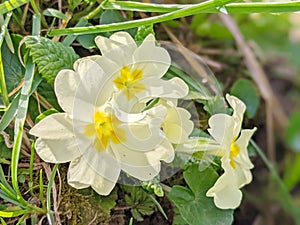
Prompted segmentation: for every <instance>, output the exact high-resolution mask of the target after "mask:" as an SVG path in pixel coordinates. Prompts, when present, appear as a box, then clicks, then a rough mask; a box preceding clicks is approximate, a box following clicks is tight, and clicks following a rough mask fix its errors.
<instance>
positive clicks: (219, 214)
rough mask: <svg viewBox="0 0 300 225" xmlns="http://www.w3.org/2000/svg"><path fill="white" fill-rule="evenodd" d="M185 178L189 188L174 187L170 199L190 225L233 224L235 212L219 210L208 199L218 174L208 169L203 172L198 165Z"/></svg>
mask: <svg viewBox="0 0 300 225" xmlns="http://www.w3.org/2000/svg"><path fill="white" fill-rule="evenodd" d="M183 177H184V179H185V181H186V183H187V184H188V186H189V189H188V188H185V187H182V186H177V185H175V186H173V188H172V191H171V192H170V193H169V194H168V197H169V198H170V199H171V200H172V201H173V202H174V203H175V205H176V206H177V207H178V210H179V212H180V215H181V216H182V218H183V219H184V220H185V221H186V223H187V224H189V225H208V224H213V225H229V224H231V223H232V222H233V210H221V209H218V208H217V207H216V206H215V204H214V202H213V198H209V197H206V192H207V190H208V189H209V188H210V187H212V186H213V185H214V183H215V182H216V180H217V179H218V174H217V173H216V172H215V171H214V170H212V169H211V168H208V169H206V170H204V171H202V172H200V171H199V170H198V165H192V166H190V167H189V168H188V169H187V170H186V171H185V172H184V173H183Z"/></svg>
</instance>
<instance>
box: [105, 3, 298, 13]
mask: <svg viewBox="0 0 300 225" xmlns="http://www.w3.org/2000/svg"><path fill="white" fill-rule="evenodd" d="M190 6H191V5H188V4H155V3H143V2H133V1H108V2H107V3H105V4H103V6H102V7H103V8H104V9H115V10H128V11H141V12H158V13H168V12H174V11H176V10H179V9H183V8H187V7H190ZM225 8H226V10H227V12H228V13H241V14H242V13H247V14H248V13H285V12H296V11H299V10H300V1H292V2H245V3H244V2H243V3H229V4H227V5H226V6H225ZM218 12H220V11H219V10H218V9H217V8H211V9H208V10H206V11H202V13H218Z"/></svg>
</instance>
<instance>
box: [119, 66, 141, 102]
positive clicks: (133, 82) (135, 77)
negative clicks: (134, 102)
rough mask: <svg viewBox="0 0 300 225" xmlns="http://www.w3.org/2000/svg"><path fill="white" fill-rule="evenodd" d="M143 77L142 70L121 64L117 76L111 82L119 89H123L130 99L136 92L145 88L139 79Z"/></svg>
mask: <svg viewBox="0 0 300 225" xmlns="http://www.w3.org/2000/svg"><path fill="white" fill-rule="evenodd" d="M142 78H143V71H142V70H139V69H135V70H133V71H132V70H131V69H130V68H129V67H127V66H123V68H122V69H121V71H120V76H118V77H117V78H116V79H115V80H114V81H113V82H114V84H115V85H116V87H117V88H118V89H119V90H123V91H124V94H125V96H126V97H127V99H128V100H130V99H132V98H133V97H134V95H135V94H136V93H139V92H141V91H143V90H145V89H146V87H145V85H144V84H141V83H140V82H139V81H140V80H141V79H142Z"/></svg>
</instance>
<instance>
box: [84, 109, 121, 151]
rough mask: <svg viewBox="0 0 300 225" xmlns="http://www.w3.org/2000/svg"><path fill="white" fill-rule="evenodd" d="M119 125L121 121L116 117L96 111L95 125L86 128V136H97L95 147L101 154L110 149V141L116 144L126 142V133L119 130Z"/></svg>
mask: <svg viewBox="0 0 300 225" xmlns="http://www.w3.org/2000/svg"><path fill="white" fill-rule="evenodd" d="M119 124H120V121H119V120H118V119H117V118H116V117H115V116H113V115H111V114H106V113H105V112H99V111H96V112H95V113H94V123H93V124H88V125H86V126H85V130H84V134H85V135H86V136H87V137H93V136H96V139H95V141H94V146H95V148H96V149H97V150H98V151H99V152H101V151H103V150H105V149H106V148H107V147H108V144H109V141H110V140H111V141H112V142H113V143H115V144H119V143H121V142H122V141H124V140H125V138H126V137H125V132H124V131H123V130H122V129H120V128H118V125H119Z"/></svg>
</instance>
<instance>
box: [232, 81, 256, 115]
mask: <svg viewBox="0 0 300 225" xmlns="http://www.w3.org/2000/svg"><path fill="white" fill-rule="evenodd" d="M230 94H231V95H234V96H236V97H238V98H239V99H241V100H242V101H243V102H244V103H245V104H246V106H247V109H246V116H247V117H248V118H253V117H254V116H255V114H256V111H257V108H258V105H259V94H258V91H257V88H256V87H255V86H254V84H253V83H252V82H251V81H249V80H246V79H243V78H240V79H238V80H237V81H236V82H235V83H234V84H233V86H232V88H231V90H230Z"/></svg>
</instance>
